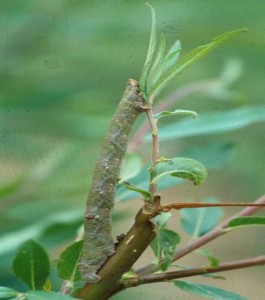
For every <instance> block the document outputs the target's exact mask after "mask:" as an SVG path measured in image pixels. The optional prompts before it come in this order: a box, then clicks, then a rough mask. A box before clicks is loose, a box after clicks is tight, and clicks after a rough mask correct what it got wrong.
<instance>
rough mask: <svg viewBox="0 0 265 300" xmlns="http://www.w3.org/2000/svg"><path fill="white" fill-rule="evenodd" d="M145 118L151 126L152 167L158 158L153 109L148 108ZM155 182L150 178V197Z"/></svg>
mask: <svg viewBox="0 0 265 300" xmlns="http://www.w3.org/2000/svg"><path fill="white" fill-rule="evenodd" d="M146 114H147V118H148V121H149V124H150V127H151V133H152V167H154V166H155V165H156V163H157V160H158V158H159V137H158V128H157V124H156V120H155V118H154V115H153V110H152V109H149V110H148V111H147V112H146ZM156 187H157V185H156V184H153V183H151V178H150V185H149V191H150V193H151V195H152V198H153V197H154V196H155V194H156Z"/></svg>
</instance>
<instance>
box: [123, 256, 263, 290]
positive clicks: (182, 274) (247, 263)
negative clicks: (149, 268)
mask: <svg viewBox="0 0 265 300" xmlns="http://www.w3.org/2000/svg"><path fill="white" fill-rule="evenodd" d="M264 264H265V255H263V256H258V257H254V258H248V259H242V260H238V261H232V262H225V263H222V264H220V265H219V266H218V267H217V268H207V267H206V268H195V269H191V270H181V271H175V272H166V273H160V274H148V275H139V276H138V281H136V280H134V281H133V286H135V285H140V284H147V283H154V282H162V281H168V280H173V279H178V278H186V277H191V276H197V275H204V274H209V273H217V272H222V271H229V270H236V269H243V268H248V267H253V266H257V265H264ZM128 284H129V279H128V282H126V286H128Z"/></svg>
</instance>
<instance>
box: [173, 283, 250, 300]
mask: <svg viewBox="0 0 265 300" xmlns="http://www.w3.org/2000/svg"><path fill="white" fill-rule="evenodd" d="M174 284H175V286H176V287H178V288H180V289H182V290H184V291H185V292H188V293H191V294H194V295H196V296H201V297H206V298H209V299H214V300H247V298H245V297H242V296H240V295H238V294H235V293H232V292H229V291H226V290H222V289H219V288H216V287H213V286H209V285H204V284H198V283H192V282H187V281H185V282H184V281H174Z"/></svg>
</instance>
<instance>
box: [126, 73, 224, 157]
mask: <svg viewBox="0 0 265 300" xmlns="http://www.w3.org/2000/svg"><path fill="white" fill-rule="evenodd" d="M218 86H220V83H219V80H218V79H210V80H203V81H197V82H193V83H190V84H187V85H185V86H183V87H181V88H179V89H177V90H175V91H174V92H173V93H171V94H170V95H169V96H168V97H167V98H166V99H165V100H163V101H162V102H161V103H159V104H158V105H156V106H155V107H154V109H153V110H154V112H159V111H161V110H165V109H167V108H169V107H171V106H172V105H173V104H175V103H176V102H178V101H180V100H183V99H184V98H185V97H187V96H189V95H191V94H194V93H202V92H205V91H208V90H211V89H214V88H216V87H218ZM148 132H149V124H148V121H146V122H144V123H143V124H142V126H141V127H140V128H139V129H138V130H137V132H136V133H135V135H134V136H133V138H132V139H131V142H130V144H129V147H128V148H129V151H131V152H133V151H135V149H137V148H138V147H140V146H141V145H142V144H143V142H144V141H143V137H144V135H145V134H146V133H148Z"/></svg>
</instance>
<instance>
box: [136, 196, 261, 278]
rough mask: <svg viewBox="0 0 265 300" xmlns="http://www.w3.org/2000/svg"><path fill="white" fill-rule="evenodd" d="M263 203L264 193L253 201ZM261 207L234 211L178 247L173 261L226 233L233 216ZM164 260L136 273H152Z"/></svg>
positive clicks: (247, 213) (247, 214) (248, 214)
mask: <svg viewBox="0 0 265 300" xmlns="http://www.w3.org/2000/svg"><path fill="white" fill-rule="evenodd" d="M255 203H256V204H265V195H263V196H262V197H260V198H259V199H258V200H256V201H255V202H254V204H255ZM260 209H262V207H260V206H256V207H247V208H245V209H243V210H241V211H240V212H238V213H236V214H235V215H233V216H232V217H231V218H229V219H228V220H226V221H224V222H223V223H221V224H220V225H218V226H217V227H216V228H214V229H213V230H211V231H209V232H208V233H206V234H204V235H203V236H201V237H199V238H198V239H196V240H193V241H191V242H190V243H189V244H188V245H186V246H184V247H182V248H180V249H179V250H177V251H176V253H175V255H174V258H173V261H176V260H178V259H179V258H181V257H183V256H185V255H187V254H188V253H190V252H192V251H194V250H196V249H198V248H200V247H202V246H203V245H205V244H207V243H209V242H210V241H212V240H214V239H215V238H217V237H219V236H221V235H222V234H224V233H226V232H224V229H225V228H227V226H228V224H229V222H230V221H231V220H233V219H235V218H238V217H244V216H250V215H252V214H254V213H256V212H257V211H259V210H260ZM163 262H164V259H162V260H161V261H160V263H159V264H158V265H157V266H154V265H153V264H149V265H146V266H145V267H142V268H141V269H139V270H137V272H136V273H137V274H148V273H153V272H155V271H157V270H159V268H160V264H162V263H163Z"/></svg>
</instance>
